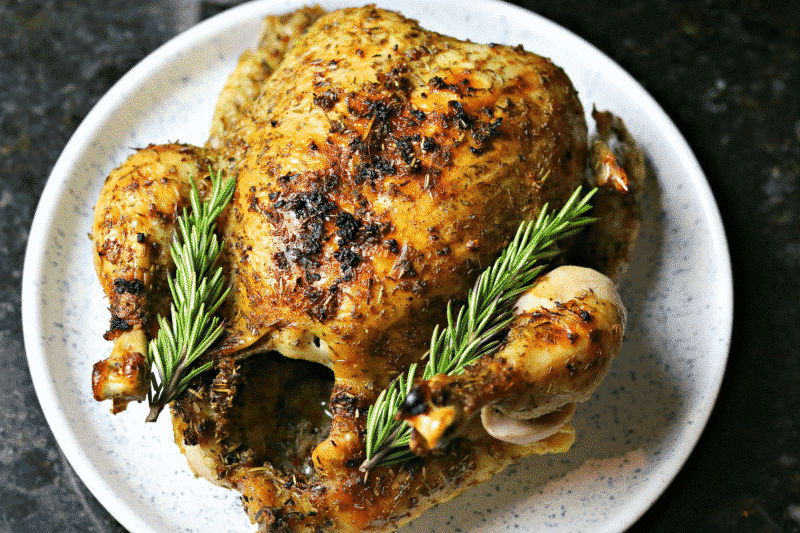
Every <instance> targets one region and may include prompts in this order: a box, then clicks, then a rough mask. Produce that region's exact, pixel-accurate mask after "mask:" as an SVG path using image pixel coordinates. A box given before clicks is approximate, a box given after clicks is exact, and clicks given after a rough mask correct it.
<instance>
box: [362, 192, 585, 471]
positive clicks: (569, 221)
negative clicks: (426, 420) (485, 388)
mask: <svg viewBox="0 0 800 533" xmlns="http://www.w3.org/2000/svg"><path fill="white" fill-rule="evenodd" d="M596 190H597V189H593V190H591V191H589V192H588V193H587V194H586V195H585V196H583V198H580V192H581V188H580V187H578V189H577V190H576V191H575V192H574V193H573V194H572V196H571V197H570V199H569V200H568V201H567V203H566V204H565V205H564V207H562V208H561V210H560V211H559V212H558V213H557V214H556V215H551V214H549V213H547V206H545V207H544V208H543V209H542V211H541V213H540V214H539V217H538V218H537V219H536V221H535V222H534V221H531V222H523V223H522V224H520V227H519V229H518V230H517V233H516V236H515V237H514V239H513V240H512V241H511V243H510V244H509V245H508V246H507V247H506V248H505V249H504V250H503V253H502V254H501V255H500V257H499V258H498V259H497V260H496V261H495V262H494V264H492V266H490V267H489V268H488V269H486V270H485V271H484V272H483V273H481V275H480V276H479V277H478V280H477V281H476V282H475V286H474V287H473V288H472V289H471V290H470V291H469V295H468V297H467V304H466V305H465V306H463V307H461V308H460V309H459V310H458V314H457V315H456V316H455V318H454V317H453V310H452V307H451V306H450V304H448V306H447V325H446V326H445V327H444V328H441V329H440V328H439V326H438V325H437V326H436V328H435V329H434V331H433V335H432V337H431V344H430V349H429V350H428V361H427V363H426V365H425V369H424V371H423V373H422V378H423V379H430V378H432V377H433V376H435V375H438V374H448V375H454V374H460V373H461V372H463V371H464V369H465V368H466V367H467V366H468V365H470V364H471V363H473V362H475V361H476V360H477V359H478V358H480V357H482V356H484V355H489V354H491V353H492V352H493V351H495V350H496V349H497V348H499V346H500V339H499V338H498V334H499V333H501V332H503V331H504V330H505V329H506V328H507V327H508V325H509V324H510V322H511V321H512V320H513V317H514V315H513V310H512V309H513V305H514V302H515V301H516V300H517V298H518V297H519V296H520V295H521V294H522V293H523V292H525V291H526V290H528V289H529V288H530V287H531V286H532V285H533V284H534V280H535V279H536V277H537V276H538V275H539V273H540V272H541V270H542V268H543V267H541V266H538V265H537V262H538V261H540V260H542V259H547V258H550V257H553V256H554V255H556V254H557V253H558V251H557V249H556V247H555V243H556V241H558V240H561V239H564V238H566V237H569V236H570V235H573V234H574V233H575V232H577V231H578V230H579V229H580V228H581V227H582V226H585V225H586V224H589V223H591V222H593V221H594V220H595V219H594V218H592V217H588V216H584V215H585V214H586V212H588V211H589V210H590V209H591V205H590V204H589V200H590V199H591V198H592V196H593V195H594V193H595V192H596ZM416 370H417V365H416V364H413V365H411V366H410V367H409V369H408V371H407V372H406V373H405V374H401V375H400V376H399V377H398V378H397V379H396V380H395V381H393V382H392V383H391V384H390V385H389V387H388V388H387V389H385V390H384V391H382V392H381V393H380V395H379V396H378V399H377V400H376V401H375V403H374V404H373V405H371V406H370V408H369V412H368V413H367V436H366V453H367V459H366V460H365V461H364V462H363V463H362V464H361V467H360V470H361V471H362V472H366V471H368V470H369V469H371V468H373V467H375V466H378V465H390V464H394V463H401V462H404V461H407V460H408V459H410V458H412V457H414V453H413V452H412V451H411V449H410V448H409V442H410V439H411V427H410V426H409V425H408V424H406V423H405V422H403V421H401V420H397V418H396V415H397V412H398V410H399V408H400V406H401V405H402V403H403V401H404V400H405V398H406V396H407V395H408V393H409V391H410V390H411V386H412V383H413V381H414V375H415V373H416Z"/></svg>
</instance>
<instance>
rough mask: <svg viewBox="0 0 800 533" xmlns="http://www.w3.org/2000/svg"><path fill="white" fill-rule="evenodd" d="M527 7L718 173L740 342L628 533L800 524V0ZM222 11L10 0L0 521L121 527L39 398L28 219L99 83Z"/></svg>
mask: <svg viewBox="0 0 800 533" xmlns="http://www.w3.org/2000/svg"><path fill="white" fill-rule="evenodd" d="M516 3H518V4H520V5H523V6H524V7H527V8H529V9H531V10H533V11H535V12H537V13H539V14H541V15H543V16H545V17H547V18H549V19H551V20H553V21H555V22H557V23H559V24H561V25H563V26H564V27H566V28H568V29H570V30H572V31H573V32H575V33H577V34H578V35H580V36H582V37H583V38H585V39H586V40H588V41H589V42H591V43H592V44H594V45H595V46H597V47H599V48H600V49H601V50H602V51H603V52H605V53H606V54H608V55H609V56H610V57H611V58H612V59H614V60H616V61H617V62H618V63H620V64H621V65H622V67H623V68H625V69H626V70H628V72H630V73H631V74H632V75H633V76H634V78H636V79H637V80H638V81H639V82H640V83H641V84H642V85H643V86H644V87H645V89H647V90H648V91H649V92H650V93H651V94H652V95H653V96H654V97H655V99H656V100H657V101H658V102H659V103H660V104H661V106H662V107H664V109H665V110H666V111H667V113H668V114H669V115H670V117H671V118H672V119H673V120H674V121H675V123H676V124H677V126H678V128H679V129H680V130H681V132H682V133H683V134H684V136H685V137H686V138H687V140H688V141H689V144H690V146H691V147H692V149H693V150H694V152H695V154H696V155H697V157H698V159H699V160H700V163H701V165H702V166H703V168H704V170H705V172H706V175H707V177H708V179H709V182H710V185H711V188H712V190H713V192H714V194H715V196H716V198H717V202H718V204H719V207H720V210H721V212H722V216H723V220H724V224H725V229H726V232H727V235H728V239H729V245H730V248H731V254H732V259H733V267H734V281H735V302H736V307H735V321H734V335H733V346H732V350H731V355H730V360H729V365H728V370H727V373H726V377H725V381H724V383H723V387H722V392H721V395H720V398H719V400H718V403H717V407H716V409H715V411H714V413H713V415H712V417H711V420H710V422H709V425H708V427H707V429H706V432H705V433H704V436H703V437H702V438H701V440H700V442H699V444H698V446H697V448H696V450H695V452H694V453H693V454H692V456H691V457H690V459H689V461H688V463H687V464H686V466H685V467H684V469H683V470H682V472H681V473H680V474H679V475H678V477H677V479H676V480H675V481H674V482H673V483H672V485H671V486H670V487H669V488H668V489H667V491H666V493H665V494H664V495H663V496H662V497H661V498H660V499H659V500H658V501H657V502H656V504H655V505H654V506H653V508H652V509H651V510H650V511H648V512H647V513H646V514H645V515H644V517H643V518H642V519H641V520H640V521H639V522H638V523H637V524H636V525H635V526H633V528H632V529H631V531H642V532H644V531H647V532H650V531H658V532H661V531H664V532H667V531H698V532H705V531H726V532H727V531H769V532H793V531H800V444H799V443H800V329H798V324H800V311H798V309H800V306H798V304H797V302H798V301H800V7H798V5H797V4H794V3H784V2H778V1H772V2H766V1H765V2H757V1H750V2H747V1H742V2H737V3H732V2H699V1H697V0H692V1H687V0H673V1H669V2H667V1H659V2H623V1H621V0H620V1H615V2H598V1H594V0H588V1H587V0H584V1H577V0H569V1H559V0H555V1H547V2H544V1H525V2H516ZM227 5H228V4H227V3H224V2H218V3H200V4H198V3H196V2H192V1H189V0H172V1H169V0H164V1H161V2H130V1H126V2H120V1H116V2H95V1H92V2H79V3H77V2H76V3H62V2H21V3H15V2H6V1H2V0H0V73H2V74H0V287H2V292H1V293H0V531H14V532H23V531H24V532H28V531H30V532H37V533H38V532H50V531H94V532H118V531H124V529H123V528H122V527H121V526H119V525H118V524H117V523H116V521H115V520H114V519H113V518H112V517H111V516H110V514H109V513H108V512H107V511H106V510H105V509H103V508H102V506H100V505H99V504H98V503H97V501H96V500H95V498H94V496H93V495H92V494H91V493H90V492H89V491H88V490H87V489H86V488H85V487H84V486H83V484H82V482H81V481H80V480H79V479H78V477H77V476H76V475H75V473H74V471H73V469H72V467H71V466H70V465H69V463H68V462H67V461H66V460H65V458H64V456H63V454H62V453H61V451H60V450H59V448H58V446H57V444H56V442H55V439H54V437H53V436H52V433H51V432H50V430H49V428H48V426H47V424H46V422H45V420H44V417H43V415H42V411H41V408H40V407H39V404H38V400H37V398H36V395H35V393H34V391H33V387H32V384H31V378H30V374H29V370H28V367H27V363H26V360H25V353H24V347H23V344H22V328H21V323H20V305H21V302H20V282H21V272H22V265H23V255H24V250H25V246H26V242H27V236H28V229H29V227H30V223H31V220H32V218H33V213H34V210H35V207H36V203H37V200H38V198H39V195H40V194H41V191H42V189H43V187H44V183H45V181H46V179H47V176H48V174H49V172H50V170H51V169H52V167H53V165H54V163H55V161H56V159H57V157H58V155H59V153H60V152H61V150H62V149H63V147H64V145H65V144H66V142H67V140H68V139H69V137H70V135H71V134H72V133H73V131H74V130H75V128H76V127H77V126H78V124H79V123H80V120H81V119H82V118H83V117H84V116H85V115H86V114H87V113H88V111H89V110H90V109H91V108H92V106H93V105H94V104H95V103H96V102H97V100H98V99H99V98H100V97H101V96H102V95H103V94H104V92H105V91H106V90H108V88H109V87H110V86H111V85H112V84H113V82H114V81H116V80H117V79H118V78H119V77H120V76H121V75H122V74H123V73H124V72H126V71H127V70H128V69H129V68H131V67H132V66H133V65H134V64H135V63H136V62H137V61H139V60H140V59H142V58H143V57H144V56H145V55H146V54H147V53H149V52H150V51H152V50H153V49H154V48H155V47H157V46H158V45H160V44H161V43H163V42H165V41H166V40H167V39H169V38H170V37H171V36H173V35H175V34H176V33H177V32H178V31H180V30H183V29H185V28H188V27H189V26H191V25H192V24H193V23H194V22H195V21H197V20H199V19H200V18H202V17H204V16H208V15H211V14H214V13H216V12H219V11H220V10H222V9H224V8H225V7H226V6H227ZM548 512H552V511H548Z"/></svg>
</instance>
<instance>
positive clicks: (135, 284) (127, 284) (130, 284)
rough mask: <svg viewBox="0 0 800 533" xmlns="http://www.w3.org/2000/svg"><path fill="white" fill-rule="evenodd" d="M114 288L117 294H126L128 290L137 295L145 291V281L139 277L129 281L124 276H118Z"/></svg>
mask: <svg viewBox="0 0 800 533" xmlns="http://www.w3.org/2000/svg"><path fill="white" fill-rule="evenodd" d="M114 290H115V291H116V292H117V294H124V293H126V292H127V293H129V294H133V295H134V296H135V295H138V294H140V293H141V292H143V291H144V283H142V281H141V280H138V279H132V280H130V281H128V280H126V279H124V278H117V279H115V280H114Z"/></svg>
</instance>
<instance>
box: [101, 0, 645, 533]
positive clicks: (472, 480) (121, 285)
mask: <svg viewBox="0 0 800 533" xmlns="http://www.w3.org/2000/svg"><path fill="white" fill-rule="evenodd" d="M593 115H594V118H595V120H596V122H597V132H598V133H597V135H596V136H594V137H593V138H592V139H591V140H589V139H588V138H587V124H586V121H585V118H584V111H583V107H582V105H581V102H580V101H579V100H578V95H577V94H576V91H575V89H574V88H573V86H572V84H571V82H570V80H569V78H568V77H567V75H566V74H565V73H564V72H563V71H562V70H561V69H560V68H558V67H557V66H555V65H554V64H553V63H551V62H550V61H549V60H548V59H545V58H542V57H539V56H537V55H535V54H533V53H531V52H528V51H525V50H523V49H522V47H515V48H510V47H507V46H500V45H484V44H474V43H470V42H464V41H459V40H456V39H453V38H450V37H446V36H443V35H439V34H436V33H433V32H430V31H427V30H424V29H422V28H421V27H419V25H418V24H417V22H416V21H414V20H409V19H406V18H404V17H403V16H402V15H400V14H397V13H393V12H388V11H383V10H380V9H377V8H375V7H372V6H367V7H363V8H352V9H343V10H340V11H336V12H333V13H325V12H324V11H323V10H321V9H319V8H305V9H301V10H299V11H297V12H294V13H290V14H287V15H284V16H276V17H268V18H267V19H266V20H265V23H264V28H263V32H262V35H261V37H260V40H259V42H258V45H257V46H256V47H255V48H254V49H253V50H252V51H248V52H246V53H245V54H244V55H242V57H241V59H240V60H239V63H238V65H237V67H236V69H235V71H234V72H233V73H232V75H231V77H230V78H229V80H228V82H227V84H226V85H225V88H224V90H223V92H222V94H221V95H220V98H219V102H218V105H217V108H216V112H215V114H214V119H213V123H212V124H211V128H210V137H209V139H208V142H207V143H206V145H205V146H202V147H199V146H189V145H183V144H178V143H175V144H165V145H151V146H148V147H146V148H143V149H140V150H138V151H137V152H136V153H134V154H133V155H132V156H130V158H129V159H128V160H127V161H126V162H124V163H123V164H122V165H121V166H120V167H119V168H117V169H116V170H114V171H113V172H112V173H111V175H110V176H109V177H108V178H107V180H106V182H105V185H104V187H103V190H102V193H101V195H100V198H99V200H98V203H97V206H96V208H95V220H94V226H93V239H94V247H95V248H94V250H95V254H94V261H95V266H96V270H97V273H98V277H99V279H100V282H101V284H102V285H103V287H104V289H105V292H106V294H107V295H108V298H109V303H110V311H111V317H112V318H111V326H110V329H109V330H108V332H107V333H106V334H105V338H106V339H108V340H112V341H114V348H113V351H112V353H111V355H110V357H108V358H107V359H105V360H103V361H100V362H98V363H97V364H96V365H95V368H94V372H93V375H92V385H93V392H94V395H95V397H96V398H97V399H98V400H106V399H110V400H112V402H113V409H112V410H113V411H114V412H119V411H122V410H124V409H125V407H126V405H127V404H128V403H129V402H131V401H142V400H144V399H145V398H146V395H147V390H148V387H149V383H150V371H151V370H150V368H149V365H148V364H147V360H146V356H145V354H146V353H147V342H148V340H149V339H152V338H153V337H154V336H155V335H156V334H157V331H158V327H159V326H158V322H157V320H156V317H157V316H158V315H159V314H160V315H164V316H167V315H168V314H169V304H170V295H169V290H168V288H167V281H166V280H167V277H168V275H169V274H170V273H171V272H172V271H173V270H174V266H173V264H172V258H171V255H170V247H169V244H170V242H171V240H172V238H173V235H174V233H175V229H176V220H177V218H178V215H179V214H180V213H181V212H182V210H183V209H184V208H186V207H187V206H188V205H189V200H188V198H189V193H190V190H191V184H192V182H194V183H195V184H196V186H197V187H198V190H199V191H200V195H201V196H205V195H207V194H208V190H209V172H212V171H213V172H215V173H220V174H221V175H222V176H223V179H233V180H236V185H235V192H234V196H233V200H232V201H231V203H230V204H229V206H228V207H227V208H226V209H225V211H223V213H222V214H221V215H220V217H219V218H218V221H217V227H218V230H219V235H220V237H221V239H222V243H223V245H222V255H221V257H220V263H221V265H222V266H223V269H224V273H225V274H224V275H225V283H226V285H227V286H228V287H230V289H231V292H230V294H229V296H228V298H227V299H226V300H225V303H224V304H223V307H222V308H221V309H220V311H219V313H220V315H221V316H222V318H223V320H224V322H223V323H224V327H225V333H224V335H223V337H222V339H221V340H219V341H218V342H217V343H216V344H215V345H213V346H212V348H211V349H210V350H209V351H208V353H206V354H205V355H204V356H203V357H204V361H212V362H213V367H212V369H211V370H209V371H207V372H205V373H203V374H201V375H200V376H198V377H197V378H195V379H194V381H193V382H192V383H191V385H190V387H189V389H188V390H187V391H186V392H185V393H184V394H183V395H182V396H181V397H180V398H179V399H178V400H177V401H175V402H174V403H173V404H172V406H171V415H172V420H173V427H174V433H175V440H176V442H177V444H178V445H179V446H180V447H181V449H182V451H183V453H184V454H185V456H186V458H187V460H188V462H189V465H190V467H191V468H192V470H193V471H194V472H195V473H196V474H197V475H199V476H203V477H205V478H207V479H208V480H209V481H211V482H212V483H215V484H218V485H221V486H224V487H229V488H234V489H236V490H238V491H240V492H241V494H242V502H243V504H244V507H245V510H246V511H247V513H248V514H249V515H250V517H251V519H252V520H253V521H254V522H256V523H258V524H259V527H260V528H261V530H262V531H287V532H288V531H298V532H299V531H303V532H311V531H315V532H316V531H342V532H354V531H363V530H370V531H385V530H390V529H394V528H396V527H398V526H400V525H402V524H403V523H405V522H407V521H409V520H411V519H412V518H414V517H415V516H417V515H419V514H420V513H421V512H422V511H424V510H425V509H426V508H428V507H430V506H431V505H433V504H435V503H437V502H442V501H445V500H447V499H449V498H451V497H453V496H454V495H456V494H458V493H459V492H461V491H463V490H465V489H466V488H467V487H469V486H471V485H474V484H477V483H479V482H481V481H484V480H486V479H488V478H490V477H491V476H492V475H494V474H495V473H497V472H498V471H500V470H501V469H502V468H504V467H505V466H507V465H508V464H510V463H511V462H514V461H517V460H519V459H520V458H522V457H525V456H528V455H531V454H543V453H553V452H561V451H565V450H567V449H568V448H569V447H570V445H571V444H572V443H573V441H574V430H573V428H572V426H571V425H570V424H569V420H570V419H571V417H572V414H573V412H574V411H575V405H576V403H577V402H580V401H582V400H585V399H587V398H588V397H589V395H590V394H591V392H592V391H593V390H594V388H595V387H596V386H597V384H598V383H599V382H600V380H602V378H603V377H604V376H605V374H606V372H607V370H608V367H609V364H610V363H611V361H612V359H613V358H614V356H615V355H616V354H617V352H618V350H619V347H620V344H621V342H622V338H623V332H624V326H625V309H624V307H623V305H622V302H621V301H620V298H619V295H618V294H617V291H616V288H615V285H614V280H617V279H619V277H620V276H621V275H622V274H623V273H624V270H625V266H626V264H627V261H628V257H629V255H630V250H631V247H632V246H633V243H634V241H635V239H636V234H637V232H638V219H639V213H638V209H639V207H638V206H639V195H640V194H641V190H642V179H643V176H644V164H643V157H642V154H641V151H640V150H639V149H638V148H637V147H636V144H635V142H634V141H633V140H632V139H631V138H630V135H629V134H628V133H627V131H626V130H625V127H624V125H623V124H622V122H621V121H620V120H619V119H618V118H616V117H614V116H613V115H611V114H610V113H607V112H598V111H595V112H594V113H593ZM587 167H588V168H589V169H590V171H589V172H587ZM587 181H588V183H589V184H590V185H595V184H596V185H597V186H598V187H600V188H601V191H600V193H599V194H598V195H597V196H596V197H595V200H594V205H595V207H594V210H595V214H596V215H597V216H599V217H600V220H599V222H597V223H596V224H594V225H593V226H592V227H591V228H589V229H587V230H586V231H584V232H583V233H581V234H579V235H578V236H576V237H573V238H571V239H570V240H569V241H567V242H565V243H562V247H563V252H564V253H563V254H562V255H561V256H560V257H561V259H560V261H561V262H562V263H570V264H572V265H579V266H558V265H557V264H553V265H552V269H551V270H550V271H549V272H548V273H547V274H546V275H544V276H543V277H542V278H541V279H540V280H539V281H538V283H537V284H536V286H535V287H534V288H533V289H531V290H529V291H528V292H527V293H525V294H524V295H523V296H522V297H521V298H520V300H519V301H518V302H517V304H516V307H515V313H516V318H515V319H514V321H513V323H512V324H511V327H510V329H509V331H508V333H507V335H506V337H505V339H504V341H503V344H502V346H501V348H500V349H499V351H497V352H495V353H494V354H493V355H491V356H486V357H483V358H481V359H480V360H478V361H477V362H475V363H474V364H472V365H470V366H469V367H468V368H467V370H466V371H465V372H464V373H463V374H461V375H457V376H445V375H441V376H435V377H434V378H432V379H430V380H419V379H418V382H417V383H416V384H415V388H414V391H415V394H416V398H417V402H418V405H416V406H415V408H414V409H413V410H412V411H411V412H407V413H405V414H404V415H403V416H404V417H405V419H406V420H407V422H408V423H409V424H410V425H411V426H412V427H413V428H414V431H413V438H412V448H413V449H414V451H415V452H416V453H418V454H419V455H418V456H417V458H416V459H413V460H411V461H408V462H405V463H402V464H397V465H393V466H376V467H374V468H372V469H371V470H368V471H367V472H364V471H363V470H364V469H363V468H360V467H361V465H362V464H363V463H364V460H365V458H366V457H365V444H364V440H365V424H366V414H367V410H368V408H369V406H370V405H371V404H372V403H373V402H374V401H375V399H376V397H377V396H378V394H379V393H380V391H381V390H383V389H384V388H385V387H386V386H388V385H389V383H390V382H391V381H392V380H393V379H394V378H395V377H396V376H398V374H400V373H401V372H403V371H405V370H406V369H407V368H408V367H409V365H411V364H412V363H414V362H419V361H421V360H422V358H423V357H424V356H425V352H426V349H427V347H428V344H429V342H430V338H431V333H432V331H433V328H434V326H435V325H436V324H441V323H443V322H444V320H445V309H446V305H447V302H448V301H450V300H453V301H455V302H458V301H460V300H463V299H464V297H465V296H466V294H467V291H468V290H469V288H470V287H471V286H472V284H473V283H474V282H475V279H476V278H477V276H478V274H479V273H480V272H481V270H482V269H483V268H484V267H486V266H487V265H489V264H490V263H491V262H492V261H493V260H494V259H495V258H496V257H497V256H498V254H499V253H500V251H501V250H502V249H503V247H504V246H506V245H507V244H508V243H509V240H510V239H511V237H512V236H513V234H514V232H515V230H516V229H517V227H518V225H519V224H520V223H521V222H522V221H525V220H530V219H533V218H535V217H536V216H537V215H538V213H539V212H540V211H541V210H542V208H543V206H544V205H545V204H549V205H550V207H551V208H558V207H560V206H561V205H563V203H564V202H565V201H566V199H567V198H568V197H569V196H570V194H571V193H572V192H573V190H575V189H576V188H577V187H578V186H581V185H584V184H586V183H587ZM187 505H189V504H188V503H187ZM187 512H188V511H187Z"/></svg>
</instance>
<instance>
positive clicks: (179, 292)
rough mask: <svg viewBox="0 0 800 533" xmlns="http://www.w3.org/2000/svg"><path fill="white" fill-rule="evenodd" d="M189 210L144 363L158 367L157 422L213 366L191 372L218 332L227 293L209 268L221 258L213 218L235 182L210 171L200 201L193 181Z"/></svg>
mask: <svg viewBox="0 0 800 533" xmlns="http://www.w3.org/2000/svg"><path fill="white" fill-rule="evenodd" d="M191 184H192V191H191V196H190V199H191V204H192V211H191V213H188V212H187V211H186V210H185V209H184V212H183V214H182V215H181V216H180V217H179V218H178V226H179V229H180V231H179V234H176V237H175V239H174V240H173V241H172V247H171V249H170V250H171V252H172V257H173V259H174V261H175V267H176V269H175V276H174V277H170V278H169V279H168V281H169V290H170V294H171V296H172V306H171V307H170V320H167V319H166V318H164V317H162V316H159V317H158V324H159V327H160V329H159V331H158V336H157V337H156V338H155V339H153V340H152V341H150V347H149V350H148V354H147V359H148V362H149V363H150V365H151V368H152V366H155V367H156V370H157V371H158V378H156V372H151V374H150V384H151V390H150V391H149V392H148V402H149V404H150V413H149V414H148V415H147V422H155V421H156V419H157V418H158V415H159V414H160V413H161V411H162V410H163V409H164V407H165V406H166V405H167V404H169V403H170V402H171V401H173V400H174V399H175V398H176V397H178V396H179V395H180V394H181V393H182V392H183V391H184V390H185V389H186V387H187V385H188V384H189V381H191V380H192V378H194V377H195V376H197V375H198V374H200V373H201V372H205V371H206V370H208V369H209V368H211V362H208V363H206V364H204V365H201V366H196V367H195V368H192V363H194V362H195V360H196V359H197V358H198V357H200V356H201V355H202V354H203V352H205V351H206V350H207V349H208V348H209V347H210V346H211V345H212V344H213V343H214V341H216V340H217V339H218V338H219V336H220V335H221V334H222V325H221V323H220V322H221V320H220V318H219V317H217V316H214V313H215V312H216V310H217V308H219V306H220V304H221V303H222V301H223V300H224V299H225V297H226V296H227V294H228V290H225V291H223V290H222V284H223V280H222V268H221V267H217V268H216V270H215V271H214V272H213V273H211V272H210V270H211V268H212V267H213V265H214V263H215V262H216V260H217V257H219V252H220V244H219V241H218V240H217V237H216V235H214V226H215V222H216V219H217V217H218V216H219V214H220V213H221V212H222V210H223V209H224V208H225V206H226V205H227V204H228V202H230V200H231V197H232V196H233V187H234V184H235V180H233V179H229V180H228V181H227V182H226V183H225V185H223V184H222V180H221V178H220V175H219V174H216V175H214V173H213V172H212V173H211V184H212V185H211V188H212V192H211V198H209V199H208V200H206V201H205V202H202V201H201V200H200V194H199V192H198V190H197V185H195V183H194V180H191Z"/></svg>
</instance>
